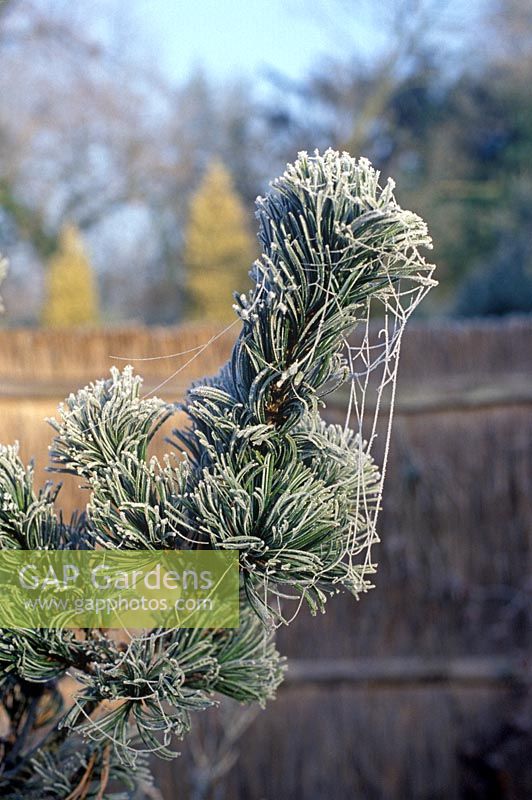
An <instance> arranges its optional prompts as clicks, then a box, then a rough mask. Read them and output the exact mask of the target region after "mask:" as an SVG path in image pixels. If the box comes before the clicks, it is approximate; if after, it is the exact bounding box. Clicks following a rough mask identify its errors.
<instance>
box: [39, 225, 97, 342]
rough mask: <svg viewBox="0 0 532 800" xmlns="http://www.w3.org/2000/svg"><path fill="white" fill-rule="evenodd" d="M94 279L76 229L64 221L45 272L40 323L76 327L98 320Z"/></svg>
mask: <svg viewBox="0 0 532 800" xmlns="http://www.w3.org/2000/svg"><path fill="white" fill-rule="evenodd" d="M99 317H100V315H99V311H98V293H97V288H96V279H95V276H94V272H93V270H92V267H91V264H90V261H89V259H88V257H87V253H86V251H85V247H84V245H83V240H82V238H81V234H80V232H79V230H78V229H77V228H76V227H75V226H74V225H66V226H65V227H64V228H63V230H62V231H61V235H60V237H59V249H58V251H57V252H56V253H55V254H54V255H53V256H52V258H51V259H50V263H49V265H48V271H47V275H46V300H45V305H44V309H43V315H42V320H43V324H44V325H46V326H47V327H50V328H75V327H79V326H82V325H94V324H96V323H98V321H99Z"/></svg>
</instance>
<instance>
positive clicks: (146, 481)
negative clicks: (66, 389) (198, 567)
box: [0, 151, 431, 800]
mask: <svg viewBox="0 0 532 800" xmlns="http://www.w3.org/2000/svg"><path fill="white" fill-rule="evenodd" d="M392 188H393V187H392V185H391V183H388V184H387V185H386V186H385V187H384V188H381V187H380V186H379V184H378V174H377V173H375V171H374V170H373V168H372V167H371V165H370V164H369V162H367V161H366V160H364V159H361V160H360V161H356V160H355V159H353V158H351V157H350V156H349V155H347V154H343V155H340V154H338V153H336V152H333V151H327V152H326V153H325V154H324V155H323V156H321V155H319V154H316V155H315V156H313V157H308V156H307V154H306V153H301V154H300V155H299V158H298V159H297V161H296V163H295V164H294V165H290V166H289V167H288V169H287V171H286V172H285V173H284V175H283V176H282V177H281V178H279V179H278V180H277V181H275V182H274V183H273V185H272V190H271V192H270V193H269V194H268V195H267V196H266V197H265V198H264V199H259V201H258V219H259V231H260V242H261V246H262V255H261V256H260V258H259V259H258V260H257V261H256V262H255V265H254V268H253V272H252V278H253V283H254V286H253V288H252V289H251V290H250V292H249V293H248V294H247V295H245V294H241V295H238V296H237V299H236V305H235V308H236V310H237V314H238V316H239V318H240V321H241V324H242V328H241V332H240V335H239V337H238V340H237V342H236V344H235V346H234V349H233V352H232V355H231V358H230V360H229V362H228V363H227V364H226V365H225V366H224V367H223V368H222V370H221V371H220V373H219V374H218V375H217V376H215V377H213V378H211V379H208V380H204V381H203V382H201V383H199V384H197V385H195V386H193V387H192V388H191V389H190V391H189V393H188V396H187V399H186V402H185V403H184V410H185V412H186V414H187V415H188V418H189V424H188V427H187V428H185V429H184V430H179V431H176V434H175V435H176V440H177V443H178V446H179V448H180V450H184V451H185V452H186V453H187V455H186V456H185V457H184V458H183V459H182V460H179V459H177V460H171V459H167V460H165V461H163V462H159V461H158V460H157V459H149V458H147V455H146V452H147V447H148V444H149V442H150V440H151V439H152V437H153V435H154V433H155V431H156V430H157V429H158V427H159V426H160V424H161V423H162V422H163V421H164V420H165V419H167V418H168V416H169V415H170V414H172V413H173V412H174V410H175V408H174V407H173V406H169V405H168V404H165V403H163V402H162V401H160V400H156V399H155V398H147V397H145V398H142V397H141V395H140V385H141V381H140V379H139V378H137V377H134V376H133V374H132V370H131V368H130V367H128V368H126V369H125V370H124V372H123V373H120V372H118V370H113V373H112V377H111V379H110V380H106V381H98V382H96V383H93V384H91V385H90V386H88V387H86V388H85V389H82V390H81V391H79V392H78V393H77V394H72V395H71V396H70V397H69V398H68V400H67V401H66V403H65V404H64V405H63V406H62V407H61V408H60V414H59V419H58V420H56V421H54V422H53V426H54V428H55V432H56V438H55V440H54V444H53V447H52V453H51V458H52V464H53V466H54V467H55V468H56V469H57V470H59V471H63V472H70V473H74V474H76V475H78V476H79V478H80V480H81V481H82V483H83V485H84V486H85V487H86V488H87V489H88V492H89V495H88V504H87V507H86V513H85V514H84V515H83V516H81V517H79V516H78V517H74V518H73V519H72V520H71V521H70V522H67V520H65V519H63V518H62V517H61V516H60V515H59V514H58V512H57V509H56V496H57V492H58V488H57V487H55V488H54V487H53V486H52V485H51V484H47V485H46V486H45V487H44V488H43V489H41V490H40V491H36V490H35V489H34V487H33V471H32V468H31V466H30V467H26V466H25V465H24V464H23V463H22V462H21V460H20V458H19V455H18V451H17V448H16V447H2V448H0V550H6V549H7V550H9V551H10V553H11V555H12V551H13V550H14V549H15V550H20V549H22V550H32V549H33V550H44V549H47V550H58V549H65V548H69V549H93V548H96V547H104V548H108V549H118V550H141V551H143V550H161V549H162V550H165V549H176V548H178V549H179V548H182V549H190V548H192V549H196V548H202V549H205V548H207V549H213V550H232V551H235V550H236V551H237V552H238V553H239V556H240V614H241V616H240V619H241V623H240V627H239V628H236V629H220V628H218V629H199V630H189V629H183V628H170V629H167V628H165V629H161V628H158V629H155V630H151V631H148V632H147V633H145V634H144V635H143V636H134V637H133V639H132V641H130V643H129V645H128V646H127V648H125V647H124V646H123V643H121V642H120V640H119V638H117V637H116V636H112V635H108V634H107V632H106V631H105V630H102V629H89V630H83V631H78V632H77V633H74V632H73V631H71V630H64V629H60V628H58V629H37V630H31V629H27V628H25V629H17V628H9V629H4V630H2V631H1V632H0V688H1V693H2V695H1V700H2V720H3V725H4V731H5V735H4V736H3V738H2V740H1V742H0V748H1V753H0V755H1V766H0V795H1V796H2V797H3V798H5V800H22V798H23V799H24V800H42V798H47V800H54V798H55V799H56V800H65V798H70V799H71V800H81V798H93V800H96V798H98V800H111V798H115V800H116V799H117V798H118V797H122V798H123V797H124V796H125V795H124V794H123V793H122V794H116V793H115V790H114V789H112V787H113V786H116V783H117V782H118V783H119V784H122V785H123V786H127V785H129V786H131V785H134V784H135V782H136V781H139V780H147V768H146V758H147V757H146V752H147V751H149V752H157V753H159V754H160V755H161V756H163V757H171V755H172V751H171V748H170V737H171V735H172V734H176V735H177V736H183V735H184V734H185V733H186V732H187V731H188V729H189V727H190V725H191V723H192V720H191V717H192V716H193V715H194V714H197V713H199V712H200V711H201V709H203V708H205V707H207V706H208V705H210V704H212V702H214V701H215V700H216V698H217V697H220V696H224V695H225V696H228V697H231V698H234V699H236V700H238V701H240V702H245V703H248V702H253V701H258V702H260V703H264V702H265V701H266V700H267V699H268V698H271V697H273V695H274V693H275V690H276V688H277V686H278V684H279V683H280V681H281V680H282V676H283V664H282V661H281V659H280V657H279V654H278V652H277V650H276V648H275V643H274V637H275V626H274V624H273V623H274V622H275V621H276V620H278V619H280V618H282V617H283V615H284V609H283V606H284V604H285V603H292V608H291V609H290V615H293V613H294V612H293V604H294V599H295V606H296V609H297V608H298V606H299V601H306V602H307V603H308V604H309V605H310V608H311V609H312V610H313V611H316V609H323V607H324V604H325V601H326V599H327V598H328V597H329V596H332V595H334V594H337V593H338V591H342V590H344V591H347V592H350V593H352V594H354V595H358V594H359V593H360V592H363V591H365V590H366V589H367V588H369V587H370V583H369V581H368V574H370V573H371V572H372V571H373V566H372V564H371V559H370V558H368V547H369V544H368V540H369V538H370V537H368V530H369V529H370V522H371V520H372V519H373V514H374V512H375V509H376V508H378V506H379V503H380V491H381V484H382V478H381V475H380V473H379V470H378V468H377V466H376V464H375V462H374V461H373V458H372V456H371V455H370V453H369V452H368V450H367V447H366V444H365V442H364V441H363V439H362V438H361V437H360V436H358V435H357V434H355V433H354V432H353V431H351V430H349V428H347V427H343V426H337V425H329V424H326V423H325V422H324V421H322V420H321V418H320V414H319V409H320V406H321V405H322V400H321V398H322V397H323V395H324V394H326V393H327V391H328V390H329V389H330V386H331V383H332V384H333V385H334V384H335V383H338V382H341V381H342V380H345V379H346V377H347V372H348V370H346V367H347V364H346V361H345V360H344V356H343V355H342V353H343V352H344V351H343V348H344V338H345V336H346V335H347V334H349V333H350V332H351V331H352V330H353V328H354V327H355V326H356V325H357V323H358V322H359V321H362V320H366V316H367V314H368V310H369V303H370V301H371V300H372V299H374V300H375V299H378V300H381V301H383V302H389V303H394V302H395V301H396V300H397V288H398V286H399V285H400V284H401V282H403V283H404V282H405V281H406V282H407V284H408V286H409V291H408V293H406V297H407V302H408V303H409V306H408V307H409V309H411V308H412V306H413V304H415V303H414V302H413V299H412V298H413V297H414V296H415V294H414V289H413V288H412V285H414V288H415V286H416V285H420V286H423V287H425V289H426V288H428V287H429V286H430V285H431V281H430V273H431V267H430V265H428V264H427V263H426V262H425V260H424V259H423V257H422V256H421V255H420V254H419V252H418V248H419V247H420V246H423V245H428V244H429V242H430V239H429V237H428V234H427V230H426V226H425V224H424V223H423V222H422V220H421V219H419V217H417V216H416V215H414V214H412V213H410V212H408V211H404V210H403V209H401V208H400V206H399V205H398V204H397V203H396V201H395V198H394V196H393V191H392ZM213 291H216V285H214V286H213ZM390 308H391V305H390ZM406 316H407V315H406ZM395 356H396V352H395V351H394V355H393V356H392V357H393V358H395ZM361 497H362V498H363V502H361V501H360V498H361ZM370 517H371V520H370ZM287 596H289V597H290V598H292V600H289V599H287ZM67 673H68V674H70V675H74V676H77V677H78V678H79V680H80V682H81V684H82V688H81V689H80V691H79V693H78V696H77V702H76V704H75V705H74V706H73V707H72V708H71V709H70V710H68V709H65V707H64V696H63V695H62V694H61V692H60V691H59V687H60V681H61V680H62V678H63V677H64V676H65V674H67ZM109 700H112V703H111V704H109Z"/></svg>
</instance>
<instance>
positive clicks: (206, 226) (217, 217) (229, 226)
mask: <svg viewBox="0 0 532 800" xmlns="http://www.w3.org/2000/svg"><path fill="white" fill-rule="evenodd" d="M256 250H257V248H256V247H255V245H254V241H253V237H252V236H251V234H250V232H249V230H248V226H247V220H246V215H245V211H244V208H243V207H242V204H241V202H240V198H239V197H238V194H237V193H236V191H235V189H234V186H233V182H232V180H231V176H230V174H229V172H228V171H227V170H226V168H225V167H224V165H223V164H222V163H221V162H219V161H216V162H214V163H213V164H211V166H210V167H209V169H208V170H207V171H206V173H205V175H204V177H203V180H202V182H201V184H200V186H199V188H198V190H197V192H196V193H195V194H194V196H193V198H192V201H191V204H190V214H189V220H188V225H187V229H186V233H185V251H184V260H185V268H186V271H187V290H188V298H189V317H190V318H191V319H198V320H209V321H215V322H227V321H229V320H231V319H232V316H231V298H232V294H233V291H235V290H238V291H244V289H246V288H247V287H248V285H249V279H248V278H247V272H248V270H249V266H250V264H251V262H252V261H253V259H254V257H255V256H256V254H257V252H256Z"/></svg>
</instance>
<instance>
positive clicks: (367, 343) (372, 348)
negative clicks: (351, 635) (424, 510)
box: [343, 265, 435, 592]
mask: <svg viewBox="0 0 532 800" xmlns="http://www.w3.org/2000/svg"><path fill="white" fill-rule="evenodd" d="M433 270H434V267H433V266H432V265H424V267H423V269H422V271H420V273H418V274H416V275H411V276H409V277H408V278H403V279H402V280H401V281H400V282H398V283H397V284H394V283H393V282H392V281H389V286H388V288H387V289H386V291H385V292H383V293H382V294H380V295H379V296H378V297H373V298H370V300H369V301H368V304H367V309H366V312H365V316H364V319H363V320H361V322H360V324H359V326H358V328H357V329H356V330H355V332H354V334H353V335H352V336H350V337H349V338H345V339H344V353H345V357H346V359H347V363H348V367H349V377H348V381H347V389H348V394H347V405H346V409H345V416H344V420H343V430H344V432H345V433H347V432H348V431H349V430H351V431H353V432H354V433H355V436H356V442H357V445H358V451H359V462H360V467H361V469H362V467H363V463H364V461H365V460H367V458H368V457H371V458H372V459H374V460H375V462H376V464H377V466H378V468H379V473H380V477H379V480H378V483H377V486H376V491H375V487H371V488H370V491H369V493H368V491H367V487H366V485H365V483H364V481H362V480H361V481H360V482H359V491H358V494H357V499H356V517H359V515H360V514H362V515H363V516H364V518H365V520H366V526H365V530H364V531H363V533H362V534H360V533H359V532H358V531H356V530H353V532H352V537H351V541H350V542H349V543H348V545H347V548H346V554H345V555H346V557H347V560H348V563H349V570H350V573H351V577H352V579H353V580H354V584H355V587H356V589H357V591H358V592H363V591H367V589H369V588H372V584H371V582H370V581H368V580H367V577H366V576H368V575H371V574H373V573H375V571H376V567H375V565H374V564H373V561H372V547H373V545H374V544H377V543H378V542H379V535H378V533H377V522H378V517H379V513H380V511H381V508H382V499H383V487H384V480H385V476H386V468H387V463H388V455H389V448H390V438H391V431H392V423H393V417H394V410H395V399H396V390H397V378H398V369H399V356H400V352H401V344H402V338H403V334H404V331H405V328H406V324H407V322H408V320H409V318H410V316H411V315H412V313H413V312H414V310H415V309H416V307H417V306H418V305H419V303H420V302H421V301H422V300H423V298H424V297H425V296H426V294H427V293H428V292H429V291H430V289H431V288H432V287H433V286H434V285H435V281H434V280H432V278H431V275H432V272H433ZM375 318H376V319H375ZM383 417H384V419H383ZM377 444H379V445H380V453H379V454H375V450H376V445H377ZM361 556H362V557H363V558H362V560H361V558H360V557H361Z"/></svg>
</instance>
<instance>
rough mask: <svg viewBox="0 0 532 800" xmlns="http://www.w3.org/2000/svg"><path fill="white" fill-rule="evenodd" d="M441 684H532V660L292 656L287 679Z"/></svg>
mask: <svg viewBox="0 0 532 800" xmlns="http://www.w3.org/2000/svg"><path fill="white" fill-rule="evenodd" d="M441 683H449V684H454V685H462V686H493V685H498V684H501V685H504V684H509V683H510V684H521V685H530V684H531V683H532V663H531V662H530V660H529V659H527V658H526V657H523V656H516V657H514V658H511V657H508V656H501V657H499V656H483V657H464V658H451V659H449V658H422V657H408V658H361V659H349V658H348V659H316V660H314V659H291V660H290V662H289V665H288V671H287V675H286V679H285V684H286V685H287V686H294V685H297V686H300V685H305V684H322V685H323V684H327V685H333V686H334V685H340V684H351V685H355V686H356V685H360V686H362V687H367V686H374V687H378V688H393V687H396V688H398V689H401V688H403V687H405V686H423V685H429V686H430V685H434V684H441Z"/></svg>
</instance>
